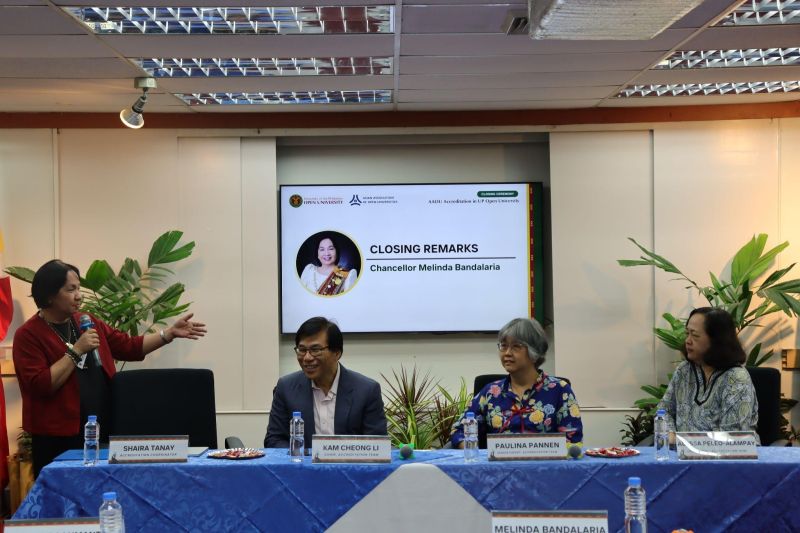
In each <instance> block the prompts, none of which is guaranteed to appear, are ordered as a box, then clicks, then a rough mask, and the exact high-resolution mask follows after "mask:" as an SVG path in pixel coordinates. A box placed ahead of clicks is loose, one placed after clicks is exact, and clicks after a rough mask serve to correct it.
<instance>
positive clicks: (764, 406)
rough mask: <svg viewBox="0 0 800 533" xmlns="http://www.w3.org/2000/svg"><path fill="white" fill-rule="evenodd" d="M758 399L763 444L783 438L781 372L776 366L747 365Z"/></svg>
mask: <svg viewBox="0 0 800 533" xmlns="http://www.w3.org/2000/svg"><path fill="white" fill-rule="evenodd" d="M747 371H748V372H749V373H750V379H751V380H752V381H753V387H754V388H755V389H756V399H758V436H759V437H760V438H761V445H762V446H769V445H770V444H772V443H773V442H775V441H776V440H778V439H780V438H781V373H780V371H779V370H778V369H776V368H765V367H747Z"/></svg>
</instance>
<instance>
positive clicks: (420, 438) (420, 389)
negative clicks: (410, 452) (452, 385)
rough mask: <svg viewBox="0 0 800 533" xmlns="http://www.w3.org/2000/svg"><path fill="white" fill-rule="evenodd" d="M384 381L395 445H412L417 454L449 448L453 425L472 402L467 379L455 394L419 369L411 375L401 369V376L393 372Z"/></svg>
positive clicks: (389, 424) (386, 408)
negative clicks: (423, 451)
mask: <svg viewBox="0 0 800 533" xmlns="http://www.w3.org/2000/svg"><path fill="white" fill-rule="evenodd" d="M381 377H382V378H383V380H384V382H385V383H386V385H387V386H386V388H385V389H384V398H385V407H384V410H385V413H386V422H387V425H388V431H389V437H390V438H391V440H392V445H393V446H397V447H400V446H402V445H404V444H409V445H412V447H413V448H414V449H417V450H420V449H428V448H442V447H444V446H446V445H447V443H448V442H449V441H450V433H451V428H452V426H453V424H454V423H455V421H456V420H457V419H458V417H460V416H461V415H462V414H463V413H464V410H465V409H466V408H467V405H468V404H469V401H470V400H471V399H472V397H471V396H470V395H469V392H468V391H467V385H466V383H465V382H464V379H463V378H461V386H460V388H459V391H458V392H457V393H456V394H451V393H450V392H448V391H447V390H446V389H444V388H443V387H442V386H441V385H439V382H438V381H436V380H434V379H433V378H432V377H431V376H430V373H425V374H424V375H421V374H420V373H419V372H417V368H416V366H415V367H414V368H413V369H412V370H411V372H409V371H407V370H406V369H405V367H403V366H401V367H400V372H399V373H398V372H396V371H394V370H392V377H391V378H388V377H386V376H385V375H383V374H381Z"/></svg>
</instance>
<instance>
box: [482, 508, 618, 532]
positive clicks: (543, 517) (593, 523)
mask: <svg viewBox="0 0 800 533" xmlns="http://www.w3.org/2000/svg"><path fill="white" fill-rule="evenodd" d="M558 531H575V532H584V531H586V532H592V533H608V511H492V533H518V532H525V533H549V532H554V533H555V532H558Z"/></svg>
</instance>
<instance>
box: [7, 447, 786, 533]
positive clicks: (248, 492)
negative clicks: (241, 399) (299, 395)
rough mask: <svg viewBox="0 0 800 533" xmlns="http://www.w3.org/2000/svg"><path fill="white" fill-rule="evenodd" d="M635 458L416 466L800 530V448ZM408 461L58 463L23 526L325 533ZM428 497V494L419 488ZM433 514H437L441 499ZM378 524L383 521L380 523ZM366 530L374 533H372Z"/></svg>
mask: <svg viewBox="0 0 800 533" xmlns="http://www.w3.org/2000/svg"><path fill="white" fill-rule="evenodd" d="M642 451H643V453H642V455H640V456H638V457H632V458H625V459H595V458H583V459H580V460H570V461H567V460H565V461H543V462H508V463H503V462H492V463H488V462H481V463H478V464H464V462H463V460H462V455H461V453H460V452H458V451H432V452H420V451H417V452H416V459H415V460H414V461H412V462H424V463H429V464H432V465H435V466H436V467H437V468H439V469H441V470H442V471H443V472H444V473H445V474H447V476H449V477H450V478H451V479H452V480H453V481H454V482H456V483H457V484H458V485H460V486H461V487H463V488H464V489H465V490H466V491H467V492H468V493H469V494H470V495H472V497H474V498H475V499H476V500H477V501H478V502H479V503H480V504H481V505H482V506H483V507H484V508H485V509H487V510H493V509H496V510H509V509H550V510H556V509H606V510H608V511H609V526H610V529H611V531H619V530H620V529H621V527H622V519H623V504H622V492H623V490H624V488H625V486H626V484H627V478H628V477H629V476H633V475H636V476H639V477H641V478H642V483H643V485H644V487H645V489H646V491H647V500H648V507H647V515H648V521H649V524H650V532H651V533H653V532H659V531H671V530H672V529H673V528H678V527H685V528H687V529H689V528H691V529H693V530H694V531H695V532H696V533H701V532H702V533H705V532H709V531H748V532H753V531H759V532H762V531H769V532H771V533H772V532H783V531H786V532H790V531H800V503H798V501H797V494H798V490H800V449H792V448H761V449H759V460H758V461H709V462H678V461H677V460H674V458H673V460H671V461H669V462H666V463H656V462H655V461H654V460H653V457H652V452H651V451H650V450H649V449H644V450H642ZM407 463H408V462H406V461H399V460H397V459H396V456H395V460H393V461H392V463H390V464H382V465H356V464H348V465H317V464H311V462H310V458H305V461H304V463H303V464H300V465H298V464H292V463H289V462H288V460H287V457H286V455H285V451H279V450H267V455H266V457H264V458H260V459H254V460H248V461H224V460H215V459H209V458H207V457H201V458H196V459H195V458H192V459H190V460H189V462H188V463H185V464H177V465H176V464H152V465H108V464H105V463H104V464H101V465H99V466H95V467H84V466H82V465H81V464H80V463H79V462H74V461H60V462H57V463H53V464H51V465H49V466H47V467H46V468H45V469H44V470H43V471H42V473H41V475H40V477H39V479H38V480H37V482H36V485H35V486H34V487H33V489H32V490H31V492H30V494H29V495H28V497H27V498H26V500H25V501H24V502H23V504H22V506H21V507H20V508H19V510H18V511H17V513H16V514H15V515H14V518H20V519H21V518H56V517H73V516H96V515H97V509H98V507H99V505H100V500H101V495H102V493H103V492H104V491H108V490H115V491H116V492H117V493H118V495H119V498H120V501H121V502H122V503H123V508H124V512H125V518H126V520H125V521H126V529H127V531H128V532H129V533H132V532H137V531H236V532H247V531H324V530H325V529H326V528H328V527H330V526H331V525H332V524H333V523H334V522H335V521H336V520H337V519H339V518H340V517H341V516H342V515H344V514H345V513H346V512H347V511H348V510H349V509H350V508H351V507H352V506H353V505H355V504H356V503H357V502H358V501H359V500H361V498H363V497H364V496H365V495H366V494H368V493H369V492H370V491H372V490H373V489H375V487H376V486H378V485H379V484H380V483H381V482H382V481H383V480H384V479H385V478H386V477H388V476H389V475H390V474H391V473H392V472H394V471H395V470H396V469H397V468H399V467H400V466H402V465H403V464H407ZM418 490H419V491H425V487H424V486H421V487H418ZM430 502H431V507H430V509H415V510H414V512H415V513H426V512H428V513H435V512H436V494H431V498H430ZM373 525H374V524H373ZM365 530H369V527H368V525H365Z"/></svg>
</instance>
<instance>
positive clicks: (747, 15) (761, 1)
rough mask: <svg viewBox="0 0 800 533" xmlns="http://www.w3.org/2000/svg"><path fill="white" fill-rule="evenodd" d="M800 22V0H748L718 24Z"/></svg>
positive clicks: (747, 24)
mask: <svg viewBox="0 0 800 533" xmlns="http://www.w3.org/2000/svg"><path fill="white" fill-rule="evenodd" d="M760 24H764V25H766V24H800V0H747V1H746V2H743V3H742V4H740V5H739V7H737V8H736V9H734V10H733V11H731V12H730V13H729V14H728V15H727V16H726V17H725V18H723V19H722V20H720V21H719V22H718V23H717V24H716V26H755V25H760Z"/></svg>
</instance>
